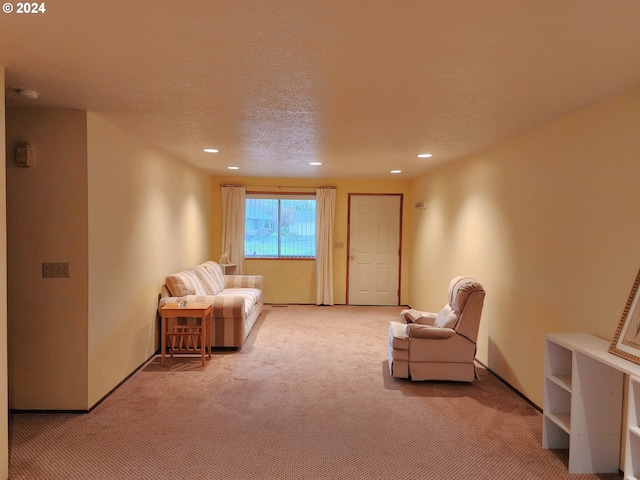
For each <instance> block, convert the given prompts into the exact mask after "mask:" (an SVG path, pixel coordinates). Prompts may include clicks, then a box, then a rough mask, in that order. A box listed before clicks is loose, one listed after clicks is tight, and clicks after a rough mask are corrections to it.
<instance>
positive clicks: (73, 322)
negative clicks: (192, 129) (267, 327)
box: [7, 109, 210, 410]
mask: <svg viewBox="0 0 640 480" xmlns="http://www.w3.org/2000/svg"><path fill="white" fill-rule="evenodd" d="M17 142H28V143H31V144H32V145H33V149H34V154H35V155H34V156H35V163H34V166H32V167H29V168H21V167H17V166H16V165H15V163H13V162H7V179H8V182H7V184H8V185H9V187H8V189H7V231H8V235H7V241H8V247H7V250H8V275H9V279H8V280H9V282H8V283H9V293H8V318H9V322H8V323H9V340H8V345H9V348H8V351H9V393H10V407H11V408H14V409H19V410H24V409H45V410H49V409H53V410H56V409H65V410H86V409H88V408H91V407H92V406H93V405H95V404H96V402H98V401H99V400H100V399H101V398H102V397H103V396H104V395H106V394H107V393H109V391H110V390H111V389H113V388H114V387H115V386H117V385H118V384H119V383H120V382H121V381H122V380H124V379H125V378H126V377H127V376H128V375H129V374H130V373H131V372H133V371H134V370H135V369H136V368H137V367H139V366H140V365H141V364H142V363H143V362H144V361H145V360H146V359H148V358H149V357H150V356H152V355H153V354H154V352H155V351H156V347H157V339H156V336H157V321H156V309H157V302H158V294H159V292H160V286H161V285H162V283H163V281H164V277H165V276H166V275H167V274H169V273H171V272H173V271H176V270H181V269H183V268H185V267H187V266H190V265H193V264H195V263H198V262H200V261H203V260H205V259H206V258H208V253H209V251H210V245H209V218H210V191H209V185H210V184H209V176H208V175H206V174H204V173H202V172H201V171H199V170H197V169H195V168H192V167H187V166H185V165H184V164H183V163H182V162H180V161H178V160H177V159H175V158H173V157H172V156H170V155H169V154H167V153H165V152H162V151H160V150H158V149H155V148H152V147H149V146H147V145H144V144H143V143H142V142H140V141H139V140H136V139H134V138H133V137H131V136H130V135H128V134H127V133H125V132H123V131H122V130H120V129H117V128H115V127H113V126H112V125H110V124H109V123H108V122H106V121H104V120H102V119H101V118H99V117H97V116H96V115H94V114H91V113H87V112H81V111H70V110H50V109H49V110H40V109H15V110H8V112H7V151H8V152H13V149H14V148H15V144H16V143H17ZM11 155H12V154H11ZM42 262H69V264H70V272H71V274H70V278H63V279H44V278H42V272H41V264H42Z"/></svg>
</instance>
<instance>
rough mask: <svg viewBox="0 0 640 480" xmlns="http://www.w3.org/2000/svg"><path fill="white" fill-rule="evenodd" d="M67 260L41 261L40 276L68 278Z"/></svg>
mask: <svg viewBox="0 0 640 480" xmlns="http://www.w3.org/2000/svg"><path fill="white" fill-rule="evenodd" d="M68 277H69V262H63V263H43V264H42V278H68Z"/></svg>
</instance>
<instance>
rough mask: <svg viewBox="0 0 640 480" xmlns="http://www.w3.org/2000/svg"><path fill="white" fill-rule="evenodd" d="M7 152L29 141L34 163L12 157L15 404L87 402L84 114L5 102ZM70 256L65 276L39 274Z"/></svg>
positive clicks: (10, 294)
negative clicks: (9, 105) (21, 162)
mask: <svg viewBox="0 0 640 480" xmlns="http://www.w3.org/2000/svg"><path fill="white" fill-rule="evenodd" d="M6 122H7V152H8V153H7V158H9V159H12V158H13V152H14V150H15V146H16V144H17V143H19V142H26V143H29V144H31V145H32V147H33V152H34V158H35V160H34V165H33V166H31V167H18V166H17V165H16V164H15V162H14V161H8V162H7V165H6V167H7V168H6V174H7V186H8V187H7V243H8V246H7V254H8V265H7V268H8V323H9V325H8V327H9V332H8V333H9V338H8V346H9V398H10V400H9V404H10V406H11V408H20V409H42V408H49V409H84V408H86V407H87V309H88V302H87V183H86V172H87V166H86V151H87V139H86V113H85V112H81V111H74V110H41V109H7V119H6ZM42 262H69V267H70V277H69V278H42Z"/></svg>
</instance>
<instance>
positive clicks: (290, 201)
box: [244, 194, 316, 258]
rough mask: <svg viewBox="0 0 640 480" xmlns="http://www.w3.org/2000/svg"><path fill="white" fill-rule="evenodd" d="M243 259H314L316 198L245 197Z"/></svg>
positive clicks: (265, 195) (288, 196) (283, 196)
mask: <svg viewBox="0 0 640 480" xmlns="http://www.w3.org/2000/svg"><path fill="white" fill-rule="evenodd" d="M245 202H246V203H245V207H246V211H245V237H244V256H245V258H315V256H316V197H315V195H300V194H296V195H282V194H281V195H276V194H247V197H246V200H245Z"/></svg>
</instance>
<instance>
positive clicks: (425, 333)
mask: <svg viewBox="0 0 640 480" xmlns="http://www.w3.org/2000/svg"><path fill="white" fill-rule="evenodd" d="M455 334H456V331H455V330H453V329H451V328H438V327H431V326H428V325H419V324H416V323H410V324H409V325H407V335H409V337H411V338H422V339H429V340H446V339H447V338H451V337H453V336H454V335H455Z"/></svg>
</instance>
